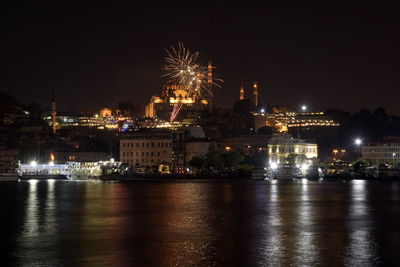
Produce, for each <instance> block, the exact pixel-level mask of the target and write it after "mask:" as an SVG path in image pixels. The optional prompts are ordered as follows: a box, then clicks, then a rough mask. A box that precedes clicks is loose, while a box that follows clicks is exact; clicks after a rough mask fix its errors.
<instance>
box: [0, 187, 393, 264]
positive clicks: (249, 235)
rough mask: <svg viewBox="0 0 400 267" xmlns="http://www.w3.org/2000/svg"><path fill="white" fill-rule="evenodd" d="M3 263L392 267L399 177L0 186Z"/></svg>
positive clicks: (0, 259)
mask: <svg viewBox="0 0 400 267" xmlns="http://www.w3.org/2000/svg"><path fill="white" fill-rule="evenodd" d="M0 203H1V204H0V205H1V211H2V217H1V228H0V229H1V240H0V245H1V257H0V264H1V266H7V265H11V266H14V265H17V266H376V265H385V266H387V265H400V254H399V253H398V250H399V248H400V182H379V181H363V180H353V181H348V182H341V181H336V182H327V181H322V182H310V181H308V182H307V181H299V182H289V183H282V182H277V183H270V182H265V181H250V180H235V181H215V180H214V181H213V180H204V181H136V182H129V183H128V182H126V183H122V182H101V181H51V180H49V181H37V180H31V181H23V182H2V183H0Z"/></svg>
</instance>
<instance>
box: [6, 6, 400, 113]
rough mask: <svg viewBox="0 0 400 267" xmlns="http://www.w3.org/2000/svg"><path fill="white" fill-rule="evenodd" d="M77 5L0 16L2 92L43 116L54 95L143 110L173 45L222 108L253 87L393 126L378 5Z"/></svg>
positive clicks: (388, 40) (391, 66)
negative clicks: (40, 109) (380, 111)
mask: <svg viewBox="0 0 400 267" xmlns="http://www.w3.org/2000/svg"><path fill="white" fill-rule="evenodd" d="M83 2H84V1H81V2H74V1H46V2H44V1H29V2H17V1H11V2H8V3H6V4H3V8H2V9H1V20H2V23H1V25H2V26H1V27H2V34H1V39H2V40H1V79H0V91H5V92H7V93H11V94H13V95H14V96H16V97H17V99H18V100H20V101H21V102H23V103H29V102H38V103H40V104H42V105H43V106H48V105H49V104H48V102H49V100H50V95H51V91H52V90H55V91H56V97H57V102H58V107H59V108H60V109H64V110H66V109H68V108H69V107H76V109H82V108H85V107H88V106H94V107H100V106H105V105H114V104H115V103H117V102H118V101H123V100H132V101H133V102H135V103H142V104H144V103H146V102H147V101H148V100H149V99H150V97H151V95H154V94H158V93H159V92H160V88H161V86H162V84H163V83H164V79H163V78H162V77H161V75H162V72H161V67H162V64H163V57H164V56H165V53H164V51H163V49H164V48H169V47H170V46H171V45H176V44H177V42H179V41H182V42H184V43H185V45H186V46H187V47H189V48H192V49H195V50H198V51H200V52H201V57H202V58H203V59H204V60H205V61H207V60H208V59H212V60H213V62H214V64H215V65H216V66H217V72H218V76H219V77H220V78H222V79H224V80H225V83H224V85H223V88H222V89H219V90H218V91H217V101H216V102H217V104H218V105H219V106H222V107H228V106H231V105H232V103H233V101H234V100H235V99H237V98H238V88H239V86H240V83H241V81H244V82H245V84H246V85H247V88H249V86H250V82H251V80H253V79H257V80H258V81H259V84H260V91H261V92H260V93H261V100H262V101H263V102H264V103H267V102H268V101H270V102H271V103H272V104H284V103H287V104H291V105H294V106H299V105H301V104H308V105H309V106H311V107H314V108H332V107H337V108H342V109H346V110H350V111H357V110H359V109H361V108H370V109H374V108H376V107H378V106H384V107H386V109H387V110H388V112H389V113H392V114H397V115H400V105H399V96H400V94H399V92H398V91H399V88H400V75H399V70H400V67H399V66H400V65H399V62H400V52H399V48H400V38H399V29H400V27H399V26H400V21H399V16H398V9H396V8H394V7H392V6H390V5H388V4H387V3H386V4H383V2H382V4H381V6H379V2H375V5H367V4H365V3H363V2H362V1H360V2H353V3H349V2H347V3H346V4H343V5H339V4H338V2H332V3H335V4H328V3H327V2H326V1H320V2H323V3H320V4H318V3H319V2H313V3H311V2H307V1H297V4H293V3H291V2H284V1H280V6H277V5H271V4H268V3H269V2H268V1H266V2H264V3H263V4H262V5H261V4H255V3H252V2H250V1H241V2H240V4H233V3H230V4H216V3H213V4H207V3H206V2H200V1H199V2H183V3H174V2H169V1H164V2H163V3H162V4H161V3H155V2H153V3H151V2H148V3H140V4H139V3H135V1H131V2H129V4H127V3H123V2H118V1H107V2H100V1H97V2H91V3H89V2H85V4H82V3H83ZM194 4H197V6H193V5H194ZM377 5H378V6H377Z"/></svg>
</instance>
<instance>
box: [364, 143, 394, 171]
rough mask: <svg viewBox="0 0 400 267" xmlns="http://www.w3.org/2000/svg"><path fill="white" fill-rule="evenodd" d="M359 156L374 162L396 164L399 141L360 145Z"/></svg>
mask: <svg viewBox="0 0 400 267" xmlns="http://www.w3.org/2000/svg"><path fill="white" fill-rule="evenodd" d="M361 158H362V159H363V160H368V161H372V162H374V163H376V164H389V165H392V166H395V165H398V164H399V163H400V142H399V143H389V142H384V143H370V144H368V145H366V146H362V147H361Z"/></svg>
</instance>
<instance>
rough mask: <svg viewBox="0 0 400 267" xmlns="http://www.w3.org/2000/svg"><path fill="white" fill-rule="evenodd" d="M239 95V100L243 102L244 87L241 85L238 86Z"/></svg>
mask: <svg viewBox="0 0 400 267" xmlns="http://www.w3.org/2000/svg"><path fill="white" fill-rule="evenodd" d="M239 92H240V94H239V100H243V99H244V86H243V83H242V84H241V85H240V91H239Z"/></svg>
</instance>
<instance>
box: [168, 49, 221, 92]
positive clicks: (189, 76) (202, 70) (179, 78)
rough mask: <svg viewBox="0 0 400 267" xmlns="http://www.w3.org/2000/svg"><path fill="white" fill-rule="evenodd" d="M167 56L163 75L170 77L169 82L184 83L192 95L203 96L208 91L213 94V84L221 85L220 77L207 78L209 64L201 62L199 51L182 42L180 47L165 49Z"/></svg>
mask: <svg viewBox="0 0 400 267" xmlns="http://www.w3.org/2000/svg"><path fill="white" fill-rule="evenodd" d="M165 51H166V52H167V57H166V58H165V65H164V67H163V70H164V71H166V73H165V74H164V75H163V76H164V77H167V78H168V82H169V83H172V84H177V85H183V86H184V87H185V89H187V90H188V92H189V95H190V96H195V97H201V95H202V93H204V92H207V93H208V94H210V95H212V94H213V92H212V90H211V87H212V85H215V86H217V87H220V85H219V84H218V82H222V80H220V79H212V80H209V79H207V66H203V65H201V64H200V63H199V60H198V58H199V52H191V51H190V50H189V49H187V48H185V47H184V45H183V44H182V43H178V48H175V47H172V48H171V51H169V50H165Z"/></svg>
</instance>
